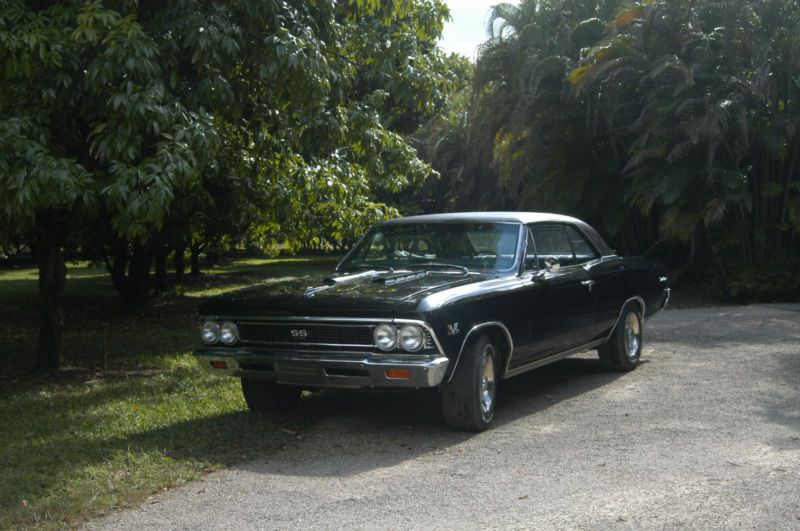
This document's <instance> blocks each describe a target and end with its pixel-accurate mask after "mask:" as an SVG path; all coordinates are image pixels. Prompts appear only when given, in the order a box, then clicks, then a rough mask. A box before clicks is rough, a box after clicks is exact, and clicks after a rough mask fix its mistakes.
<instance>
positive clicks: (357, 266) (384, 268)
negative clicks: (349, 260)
mask: <svg viewBox="0 0 800 531" xmlns="http://www.w3.org/2000/svg"><path fill="white" fill-rule="evenodd" d="M354 269H380V270H381V271H388V272H389V273H394V268H393V267H390V266H387V265H380V264H374V265H370V264H351V265H349V266H347V267H343V268H342V269H340V271H352V270H354Z"/></svg>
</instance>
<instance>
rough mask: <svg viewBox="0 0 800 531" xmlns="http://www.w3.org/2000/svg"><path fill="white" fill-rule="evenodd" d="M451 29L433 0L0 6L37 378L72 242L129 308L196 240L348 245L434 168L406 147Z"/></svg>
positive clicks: (428, 111) (12, 166)
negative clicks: (35, 296)
mask: <svg viewBox="0 0 800 531" xmlns="http://www.w3.org/2000/svg"><path fill="white" fill-rule="evenodd" d="M446 16H447V10H446V8H445V7H444V5H443V4H441V2H438V1H430V0H426V1H422V0H419V1H403V2H395V3H391V4H385V3H381V2H378V3H375V2H366V3H365V2H350V3H347V2H329V1H315V2H300V1H297V2H284V3H274V2H265V1H263V0H239V1H234V2H225V3H219V2H212V3H197V2H192V1H189V0H177V1H169V2H167V1H148V2H134V1H130V0H116V1H112V0H109V1H101V0H90V1H77V0H73V1H67V2H47V1H38V2H36V1H35V2H26V1H21V0H19V1H17V0H2V1H0V148H2V149H0V201H2V205H3V207H2V211H1V212H0V235H1V236H2V239H3V240H4V241H9V240H11V239H12V238H18V237H20V235H33V238H34V239H35V242H36V249H37V253H36V254H37V258H38V260H39V263H40V271H41V276H40V287H41V295H42V309H43V314H42V325H41V337H40V356H39V362H38V363H37V367H38V368H40V369H43V370H54V369H57V368H58V365H59V359H60V329H61V323H62V321H63V316H62V313H63V311H62V309H61V306H62V304H61V298H62V293H63V287H64V279H65V271H66V268H65V264H64V256H63V249H64V246H65V243H66V241H67V239H68V238H70V237H78V239H80V240H81V241H82V242H83V246H84V248H87V247H91V248H92V249H94V250H95V251H96V252H97V253H98V254H99V255H100V256H102V257H103V258H104V259H105V260H106V263H107V264H108V269H109V271H110V273H111V276H112V279H113V281H114V284H115V286H116V287H117V289H118V291H119V292H120V294H121V296H122V297H123V300H124V302H125V304H126V305H127V306H129V307H132V308H137V307H140V306H141V304H142V303H143V298H144V296H146V294H147V293H148V290H149V284H150V282H149V276H150V271H151V264H152V262H153V260H154V259H155V261H156V272H157V277H158V276H161V277H162V278H163V272H164V268H165V263H166V262H165V261H166V252H168V251H167V249H169V248H170V247H176V248H179V249H181V256H182V249H183V247H184V246H185V245H186V243H187V239H188V235H189V234H194V235H196V236H199V238H200V239H210V240H213V241H216V242H219V241H222V240H223V239H225V238H233V239H241V238H242V237H243V234H242V233H243V232H250V231H253V232H258V233H261V234H265V235H268V234H269V233H273V232H277V231H280V232H282V233H283V234H284V235H288V236H289V237H290V238H292V239H294V240H297V239H305V238H309V237H326V238H329V239H333V240H337V241H348V240H351V239H352V238H353V237H354V235H355V234H356V233H358V232H359V231H361V230H363V227H364V225H365V224H366V223H368V222H369V221H372V220H374V219H376V218H380V217H383V216H386V215H392V214H394V213H395V212H396V211H395V210H393V209H392V208H391V207H388V206H386V205H382V204H380V203H378V202H375V201H374V197H375V194H376V191H380V190H382V189H383V190H388V191H397V190H399V189H400V188H401V187H403V186H406V185H407V184H408V183H409V182H412V181H415V180H419V179H422V178H424V177H425V176H426V175H427V174H428V173H429V171H430V170H429V167H428V166H427V165H426V164H424V163H423V162H421V161H420V160H419V159H418V157H417V155H416V151H415V150H414V149H413V147H412V146H411V145H410V144H409V143H408V142H407V140H406V139H405V137H404V136H403V135H404V133H406V132H407V131H410V130H413V129H415V128H416V126H417V125H418V124H419V122H420V121H422V120H424V119H426V118H428V117H429V116H431V115H433V114H434V113H435V112H436V111H437V109H438V107H439V106H440V105H441V104H442V103H443V102H444V100H445V98H446V94H447V90H448V86H449V85H448V83H447V79H445V78H443V77H441V76H440V70H437V68H436V66H437V64H438V63H439V62H440V61H441V60H442V57H441V55H440V54H439V52H437V51H436V50H435V40H436V38H437V37H438V35H439V34H440V32H441V27H442V20H443V18H444V17H446ZM78 224H80V226H81V227H88V229H87V230H86V231H85V232H83V233H82V234H76V232H75V230H74V229H75V227H76V226H78ZM320 224H324V225H325V226H326V227H328V233H327V234H320V231H319V228H318V227H319V226H320ZM193 243H197V242H193ZM207 243H208V242H202V244H207ZM197 245H200V243H197Z"/></svg>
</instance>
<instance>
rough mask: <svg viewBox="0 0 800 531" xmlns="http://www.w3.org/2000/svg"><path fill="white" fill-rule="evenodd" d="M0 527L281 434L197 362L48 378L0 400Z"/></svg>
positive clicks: (270, 446)
mask: <svg viewBox="0 0 800 531" xmlns="http://www.w3.org/2000/svg"><path fill="white" fill-rule="evenodd" d="M0 418H2V419H3V421H2V422H3V424H4V426H3V429H2V430H0V528H7V527H14V526H20V525H22V526H27V525H31V524H50V525H56V526H60V525H61V524H64V523H65V522H69V521H71V520H73V519H74V518H75V517H76V516H78V515H91V514H95V513H97V512H98V511H102V510H105V509H108V508H110V507H115V506H127V505H131V504H135V503H138V502H139V501H141V500H142V499H143V497H144V496H146V495H147V494H150V493H152V492H155V491H157V490H160V489H162V488H164V487H167V486H172V485H175V484H176V483H179V482H183V481H188V480H191V479H193V478H195V477H197V476H198V475H199V474H201V473H203V472H206V471H208V470H213V469H215V468H218V467H219V466H221V465H226V464H230V463H235V462H241V461H243V460H247V459H251V458H255V457H256V456H258V455H263V454H265V453H268V452H271V451H273V450H274V449H275V448H276V446H277V445H278V443H279V442H280V441H282V440H284V439H285V438H286V435H285V434H283V433H282V432H280V431H278V430H277V429H276V427H275V424H274V423H273V422H272V420H271V419H266V418H263V417H259V416H255V415H250V414H249V413H246V412H245V406H244V402H243V400H242V398H241V395H240V393H239V387H238V385H237V382H235V381H234V380H232V379H221V378H216V377H213V376H211V375H206V374H205V373H202V372H201V371H199V370H198V369H186V370H176V371H171V372H161V373H154V374H148V375H137V376H119V377H116V378H103V379H97V380H88V381H86V382H83V383H82V384H68V385H51V386H50V387H49V388H47V389H40V390H38V391H37V392H22V393H12V394H10V395H7V396H5V397H4V399H3V401H2V402H0Z"/></svg>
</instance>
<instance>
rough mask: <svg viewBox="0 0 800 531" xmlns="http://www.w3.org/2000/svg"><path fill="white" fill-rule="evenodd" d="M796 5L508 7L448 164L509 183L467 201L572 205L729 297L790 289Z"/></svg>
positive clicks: (486, 180)
mask: <svg viewBox="0 0 800 531" xmlns="http://www.w3.org/2000/svg"><path fill="white" fill-rule="evenodd" d="M797 7H798V5H797V2H794V1H786V0H770V1H767V2H754V1H748V0H736V1H733V2H714V1H711V0H708V1H706V0H681V1H666V0H653V1H641V2H633V3H631V2H623V1H614V0H607V1H568V0H539V1H533V0H525V1H523V2H521V3H520V4H519V5H511V4H499V5H497V6H496V7H495V8H494V10H493V12H492V16H491V18H490V22H489V28H488V29H489V39H488V40H487V41H486V43H484V44H483V46H482V47H481V50H480V55H479V58H478V61H477V64H476V67H475V76H474V81H473V90H472V95H471V102H470V105H469V110H468V112H467V115H466V116H465V118H464V120H463V121H462V123H463V124H464V126H463V131H462V132H459V133H458V136H459V137H460V138H461V140H460V142H461V145H462V146H465V147H464V152H465V153H464V154H463V156H462V157H461V160H462V161H464V163H461V164H455V165H453V166H452V167H453V168H455V169H456V170H457V171H458V172H460V177H459V178H460V179H461V181H462V182H463V185H462V188H463V189H464V190H466V191H470V190H476V189H478V190H483V191H486V190H487V189H488V190H496V189H498V188H499V189H500V190H501V192H502V193H500V194H497V195H495V194H485V193H484V194H474V193H468V194H464V195H463V196H462V198H466V199H467V201H468V202H469V204H470V206H473V207H475V206H498V205H501V206H506V205H509V206H511V207H512V208H520V209H554V210H559V211H563V212H566V213H572V214H576V215H579V216H581V217H584V218H587V219H589V220H591V221H593V222H594V223H595V224H596V225H598V226H600V227H601V228H602V229H603V231H604V232H605V233H607V234H610V235H612V240H614V243H615V245H616V246H617V247H618V248H619V249H620V250H621V251H623V252H642V251H650V252H653V253H655V254H657V255H659V256H661V257H663V258H667V259H669V260H670V261H671V262H672V264H673V265H674V266H676V267H677V266H681V265H682V264H683V265H685V266H686V267H687V268H689V269H691V270H701V271H705V274H706V275H708V276H711V277H713V278H722V279H723V280H724V288H726V289H727V290H728V292H729V293H730V294H731V295H733V296H740V297H743V298H751V299H752V298H762V299H763V298H766V299H775V298H786V297H792V296H796V295H797V294H798V293H800V281H798V280H797V275H796V274H795V273H794V272H796V271H797V270H798V268H800V260H798V255H800V249H799V248H798V245H800V243H798V240H799V238H798V232H799V229H800V224H798V214H797V213H798V209H799V208H800V207H799V203H798V202H799V201H800V184H798V151H799V148H798V146H799V145H800V144H798V142H800V138H799V137H798V125H799V124H800V122H799V121H798V120H799V119H800V115H798V111H797V109H798V107H797V101H798V95H799V93H798V90H799V89H800V84H798V79H800V71H798V68H800V66H799V65H800V61H798V53H800V40H798V37H797V36H798V35H800V32H799V31H798V29H800V27H799V26H798V23H799V22H800V19H799V18H798V14H797V13H798V11H797ZM450 131H454V132H457V131H458V130H457V129H455V128H452V127H451V128H450ZM435 166H436V167H437V169H439V166H438V165H436V164H435ZM440 171H442V170H440ZM444 171H449V170H448V169H447V167H446V166H445V167H444ZM487 195H488V196H489V199H487V198H486V196H487ZM676 252H680V253H681V254H682V256H685V257H687V258H680V259H679V258H678V257H677V255H675V253H676ZM712 273H713V274H712Z"/></svg>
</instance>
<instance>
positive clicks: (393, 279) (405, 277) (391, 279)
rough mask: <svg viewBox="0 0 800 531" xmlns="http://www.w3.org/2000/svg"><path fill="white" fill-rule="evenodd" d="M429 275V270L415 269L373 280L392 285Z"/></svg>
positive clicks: (377, 282)
mask: <svg viewBox="0 0 800 531" xmlns="http://www.w3.org/2000/svg"><path fill="white" fill-rule="evenodd" d="M427 275H428V272H427V271H414V272H410V273H403V274H400V275H392V276H385V277H382V278H376V279H375V280H373V282H375V283H376V284H383V285H385V286H392V285H394V284H400V283H401V282H409V281H411V280H417V279H418V278H422V277H425V276H427Z"/></svg>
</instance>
